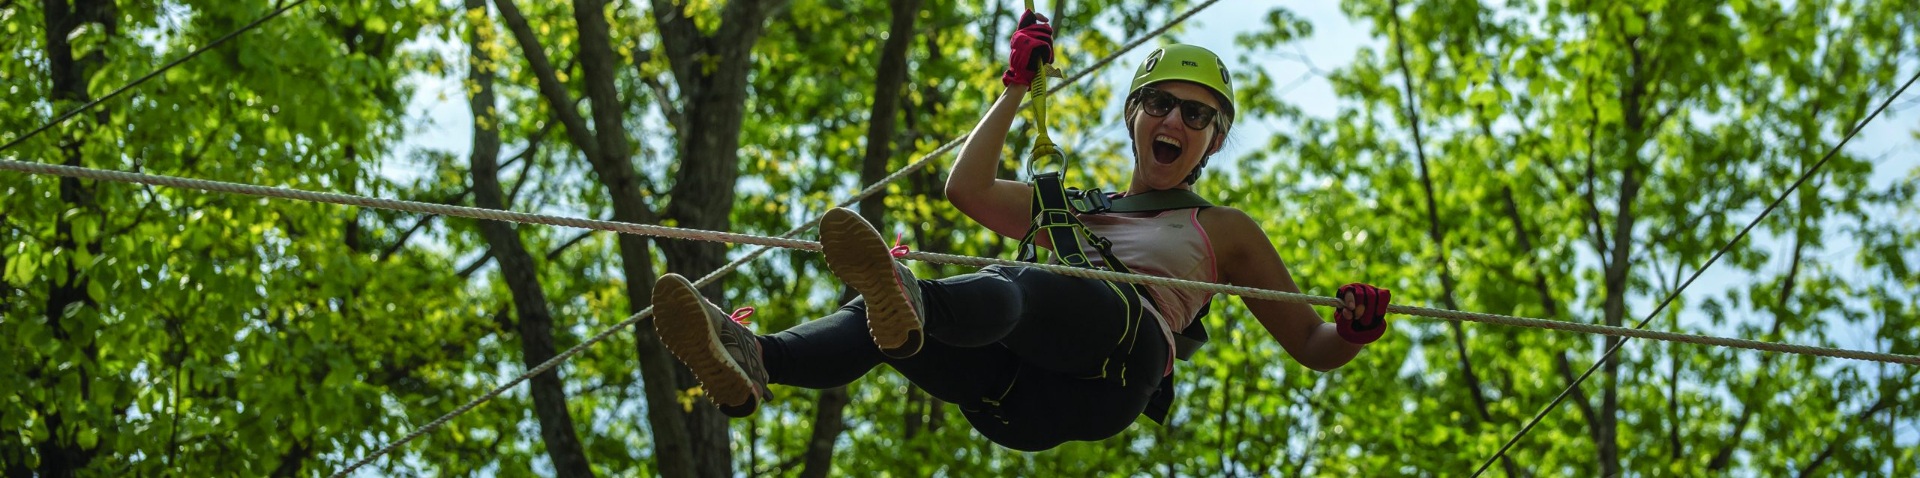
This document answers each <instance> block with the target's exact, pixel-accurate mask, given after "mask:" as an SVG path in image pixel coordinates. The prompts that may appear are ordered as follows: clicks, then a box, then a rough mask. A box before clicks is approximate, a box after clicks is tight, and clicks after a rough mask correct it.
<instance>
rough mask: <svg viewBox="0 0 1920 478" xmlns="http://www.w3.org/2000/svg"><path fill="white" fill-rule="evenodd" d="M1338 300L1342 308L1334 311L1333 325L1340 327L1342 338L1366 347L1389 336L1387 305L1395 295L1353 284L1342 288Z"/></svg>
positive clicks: (1367, 286) (1388, 291)
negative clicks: (1382, 336) (1386, 335)
mask: <svg viewBox="0 0 1920 478" xmlns="http://www.w3.org/2000/svg"><path fill="white" fill-rule="evenodd" d="M1337 297H1339V298H1340V302H1341V305H1340V306H1339V307H1335V308H1334V312H1333V322H1334V324H1336V325H1338V326H1339V327H1340V338H1342V339H1346V341H1347V342H1349V343H1355V344H1363V345H1364V344H1369V343H1373V341H1375V340H1380V336H1381V335H1385V334H1386V333H1387V301H1388V299H1389V298H1391V297H1393V291H1390V290H1386V289H1382V288H1379V287H1374V286H1370V285H1366V284H1361V283H1353V284H1347V285H1343V286H1340V292H1339V293H1338V295H1337Z"/></svg>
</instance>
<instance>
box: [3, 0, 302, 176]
mask: <svg viewBox="0 0 1920 478" xmlns="http://www.w3.org/2000/svg"><path fill="white" fill-rule="evenodd" d="M303 3H307V0H294V1H293V3H288V4H286V5H283V6H281V7H280V8H275V9H273V11H271V12H267V14H266V15H263V16H261V17H260V18H256V19H254V20H253V22H251V23H248V24H246V25H242V26H240V28H238V29H235V30H234V31H233V32H231V33H227V34H226V35H225V36H222V37H220V38H217V39H214V40H213V42H211V43H208V44H206V45H205V46H202V47H200V48H195V49H194V50H193V51H191V52H188V53H187V54H186V55H184V56H181V57H179V58H175V59H173V61H170V62H167V64H165V65H160V68H157V69H154V70H153V71H152V72H149V73H147V74H146V76H142V77H140V78H137V79H134V80H133V81H132V82H129V83H127V84H126V85H125V86H121V87H119V88H117V89H114V90H113V92H111V93H107V94H106V96H102V97H100V99H97V100H93V101H88V102H87V104H84V105H80V107H78V108H74V109H72V110H70V111H67V112H66V113H65V114H62V115H60V117H58V118H54V119H53V121H49V122H47V124H43V125H40V127H39V128H34V129H33V131H28V132H27V134H26V135H23V136H21V137H19V138H14V139H13V140H12V141H8V142H7V144H4V145H0V153H4V152H6V151H7V150H8V149H12V148H13V147H14V145H18V144H20V143H24V142H26V141H27V140H28V139H31V138H33V137H34V136H37V135H39V134H40V133H41V132H44V131H46V130H49V129H52V128H53V127H54V126H59V125H60V124H61V123H66V122H67V120H69V119H73V117H74V116H76V115H79V114H80V113H84V112H86V111H87V110H90V109H93V108H94V107H95V106H99V105H100V104H101V103H105V102H106V101H107V100H111V99H113V98H114V97H116V96H120V94H121V93H126V92H127V90H131V89H133V87H136V86H140V84H141V83H146V82H147V80H151V79H153V77H156V76H160V75H161V74H163V73H166V72H167V70H171V69H173V67H176V66H180V64H181V63H186V62H187V60H192V59H193V58H194V57H197V56H200V54H201V53H206V52H207V51H208V50H212V49H214V47H218V46H220V45H221V44H223V43H226V42H227V40H232V39H233V38H234V37H237V36H240V34H242V33H246V32H247V31H248V30H252V29H253V28H254V27H258V26H260V24H262V23H266V22H267V20H272V19H274V17H278V16H280V14H282V13H286V12H287V10H292V9H293V8H294V7H298V6H300V4H303Z"/></svg>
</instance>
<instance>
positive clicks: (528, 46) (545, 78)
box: [493, 0, 618, 158]
mask: <svg viewBox="0 0 1920 478" xmlns="http://www.w3.org/2000/svg"><path fill="white" fill-rule="evenodd" d="M493 4H494V6H495V7H498V8H499V10H500V17H501V19H502V20H505V22H506V24H507V29H508V30H511V31H513V37H514V39H515V40H518V41H519V43H520V49H521V50H522V51H523V52H525V54H526V57H527V68H528V69H529V70H531V71H532V72H533V74H534V77H535V78H538V79H539V84H540V95H541V96H544V97H546V99H547V105H548V106H549V107H551V108H553V114H554V116H555V117H556V118H558V119H559V120H560V124H561V125H564V126H566V128H567V136H568V137H569V138H571V139H572V141H573V146H574V147H576V148H580V151H581V152H583V153H585V154H586V156H587V157H589V158H597V157H599V156H600V154H599V153H600V149H599V148H598V147H597V144H598V143H596V142H595V141H594V133H593V130H592V129H590V128H588V127H587V120H586V118H585V117H583V116H581V115H580V110H579V109H578V108H575V107H574V105H573V99H572V95H571V94H570V93H568V92H567V85H566V84H563V83H561V82H560V77H559V76H558V75H556V74H555V73H554V69H553V63H552V62H551V61H549V60H548V59H547V51H546V47H544V46H541V44H540V37H539V36H538V35H535V34H534V32H533V26H531V25H528V24H527V17H526V16H524V15H522V14H521V13H520V8H519V7H517V6H515V5H514V3H513V0H493ZM615 128H616V129H617V128H618V126H615Z"/></svg>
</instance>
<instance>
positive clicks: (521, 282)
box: [466, 0, 593, 476]
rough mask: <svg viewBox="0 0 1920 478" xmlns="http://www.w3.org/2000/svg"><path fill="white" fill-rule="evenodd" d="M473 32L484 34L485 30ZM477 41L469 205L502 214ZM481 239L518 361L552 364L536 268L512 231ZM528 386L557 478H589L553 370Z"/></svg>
mask: <svg viewBox="0 0 1920 478" xmlns="http://www.w3.org/2000/svg"><path fill="white" fill-rule="evenodd" d="M466 7H467V9H469V10H473V9H479V10H480V11H482V12H484V11H485V10H486V1H485V0H467V2H466ZM474 28H486V26H485V24H482V25H476V26H475V27H474ZM481 38H482V37H481V36H480V35H478V34H471V35H470V37H469V44H468V46H469V48H470V50H471V52H472V56H471V58H472V60H473V61H471V62H469V63H470V64H471V66H470V67H469V70H468V72H467V79H468V81H469V82H470V83H469V84H471V85H474V87H475V88H474V93H473V97H472V98H471V101H469V105H470V108H471V111H472V113H473V118H474V121H473V123H474V128H473V152H472V155H473V156H472V160H473V192H474V202H475V204H477V205H478V206H479V207H483V208H487V209H498V210H507V209H508V207H507V204H506V200H505V195H506V194H505V192H504V191H503V190H502V189H501V187H500V166H499V156H500V130H499V118H498V116H497V115H495V114H493V112H494V110H495V105H494V95H493V72H492V71H488V70H487V69H486V68H487V67H486V65H488V64H491V63H492V60H491V59H490V58H487V51H486V48H485V45H483V44H482V43H481V41H482V40H481ZM479 226H480V234H481V236H484V237H485V238H486V241H487V245H488V247H489V249H490V250H492V251H493V254H494V257H496V258H497V260H498V261H499V264H500V275H501V277H502V279H503V280H505V281H506V283H507V289H508V290H509V291H511V292H512V294H513V303H514V314H515V316H516V318H517V320H515V323H516V324H517V326H518V332H519V334H520V347H521V355H520V356H521V361H522V362H524V363H525V364H526V366H527V367H528V368H533V367H535V366H538V365H539V364H541V363H543V362H546V361H547V360H549V359H552V358H553V356H554V355H556V353H555V346H554V342H553V315H552V313H551V311H550V310H549V309H548V307H547V294H546V291H545V290H543V289H542V288H541V286H540V279H539V272H538V271H539V265H538V264H536V263H535V262H534V259H533V255H532V254H530V253H528V252H527V247H526V244H525V243H524V242H522V241H521V240H520V235H519V233H518V232H516V231H515V230H514V227H513V225H511V224H508V223H506V222H501V221H480V222H479ZM531 382H532V383H531V384H529V385H528V387H529V388H528V391H529V394H530V395H532V396H533V407H534V415H535V416H536V417H538V418H539V420H540V438H541V441H542V446H544V447H545V448H546V450H547V457H548V459H551V460H553V467H554V472H555V474H557V475H559V476H593V467H592V465H591V464H589V462H588V461H587V455H586V450H585V449H584V447H582V446H581V444H580V435H579V433H578V432H576V431H575V430H574V425H573V416H572V414H571V413H569V412H568V411H567V391H566V383H565V382H564V381H562V380H561V379H560V370H559V369H558V368H555V369H552V370H548V371H546V372H543V373H541V374H539V375H535V376H533V379H532V380H531Z"/></svg>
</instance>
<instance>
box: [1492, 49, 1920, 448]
mask: <svg viewBox="0 0 1920 478" xmlns="http://www.w3.org/2000/svg"><path fill="white" fill-rule="evenodd" d="M1915 80H1920V71H1915V72H1914V74H1913V77H1912V78H1909V79H1907V83H1906V84H1904V85H1901V86H1900V89H1899V90H1896V91H1894V92H1893V96H1889V97H1887V100H1886V101H1884V102H1881V103H1880V107H1879V108H1875V109H1874V110H1873V113H1872V114H1869V115H1867V118H1866V119H1864V120H1861V121H1860V123H1859V124H1856V125H1854V127H1853V129H1852V130H1850V131H1847V135H1846V136H1845V137H1842V138H1840V143H1839V144H1836V145H1834V146H1833V148H1832V149H1829V150H1827V154H1826V155H1825V156H1822V157H1821V158H1820V161H1818V162H1815V163H1813V166H1812V167H1809V168H1807V172H1806V173H1803V174H1801V175H1800V179H1797V180H1794V182H1793V184H1792V185H1790V186H1787V190H1786V191H1785V192H1782V193H1780V197H1779V198H1776V199H1774V200H1773V202H1772V203H1769V204H1767V208H1766V209H1762V210H1761V211H1760V215H1758V216H1754V218H1753V220H1752V221H1749V222H1747V226H1746V227H1743V228H1741V229H1740V233H1739V234H1735V235H1734V236H1733V239H1731V240H1729V241H1727V245H1726V246H1723V247H1721V248H1720V250H1719V251H1716V252H1714V253H1713V256H1712V257H1709V258H1707V263H1706V264H1704V265H1701V266H1700V269H1699V270H1696V271H1693V275H1691V276H1688V277H1687V281H1686V282H1682V283H1681V284H1680V287H1678V288H1675V289H1674V290H1673V292H1672V293H1670V294H1667V298H1666V300H1662V301H1660V305H1659V306H1658V307H1654V309H1653V313H1650V314H1647V318H1645V319H1641V320H1640V323H1638V324H1634V326H1633V329H1634V330H1640V329H1642V328H1644V327H1646V326H1647V323H1648V322H1652V321H1653V318H1654V317H1658V316H1659V315H1660V311H1662V310H1666V308H1667V305H1668V304H1672V303H1673V301H1674V299H1678V298H1679V297H1680V293H1681V292H1683V291H1686V290H1687V286H1689V285H1692V284H1693V281H1694V279H1699V278H1700V275H1701V274H1704V273H1706V272H1707V268H1709V267H1713V264H1714V262H1716V261H1719V260H1720V256H1723V255H1726V254H1727V251H1729V250H1732V249H1733V246H1734V245H1735V244H1739V243H1740V240H1741V239H1745V238H1746V237H1747V233H1748V232H1749V231H1752V230H1753V228H1754V227H1755V226H1759V225H1760V221H1761V220H1764V219H1766V218H1767V214H1768V213H1772V212H1773V210H1774V209H1776V208H1778V207H1780V203H1783V202H1786V200H1787V196H1791V195H1793V191H1794V190H1796V189H1799V188H1800V185H1801V184H1805V183H1806V182H1807V180H1809V179H1812V178H1813V175H1814V173H1816V172H1818V171H1820V167H1821V166H1824V165H1826V164H1827V161H1828V160H1831V159H1833V156H1834V155H1836V154H1839V153H1840V150H1841V149H1842V148H1845V147H1846V146H1847V142H1849V141H1853V137H1854V136H1855V135H1858V134H1860V130H1863V129H1866V127H1867V124H1868V123H1872V122H1873V119H1874V118H1878V117H1879V116H1880V112H1882V111H1886V110H1887V105H1891V104H1893V100H1895V99H1897V98H1900V95H1902V94H1905V93H1906V92H1907V87H1910V86H1913V83H1914V81H1915ZM1625 343H1627V341H1626V340H1616V341H1614V343H1613V345H1612V346H1609V347H1607V353H1605V354H1602V355H1601V356H1600V359H1599V360H1595V361H1594V362H1593V366H1591V367H1587V371H1586V372H1585V373H1581V374H1580V378H1577V379H1574V381H1573V384H1572V385H1569V386H1567V389H1566V390H1562V391H1560V395H1558V396H1555V397H1553V401H1552V402H1549V403H1547V406H1546V408H1542V409H1540V413H1538V414H1535V415H1534V416H1533V419H1532V420H1529V421H1527V425H1526V426H1523V427H1520V432H1519V433H1515V434H1514V435H1513V438H1512V439H1509V440H1507V443H1506V444H1504V445H1500V450H1499V451H1495V452H1493V456H1490V457H1487V461H1486V462H1485V463H1481V464H1480V469H1478V470H1474V472H1473V476H1476V477H1477V476H1480V474H1481V473H1486V471H1487V468H1488V467H1490V466H1492V465H1493V462H1494V461H1496V460H1499V459H1500V457H1501V456H1503V455H1506V453H1507V450H1508V449H1511V448H1513V444H1514V443H1517V442H1519V441H1520V437H1523V436H1526V435H1527V431H1529V430H1533V426H1534V425H1537V424H1539V423H1540V420H1541V419H1544V418H1546V417H1547V414H1548V413H1552V412H1553V409H1554V407H1557V406H1559V405H1560V402H1561V401H1564V400H1566V398H1567V395H1568V394H1570V393H1573V391H1574V390H1575V389H1578V388H1580V384H1581V383H1584V382H1586V380H1587V377H1590V376H1593V372H1594V371H1595V370H1599V369H1600V365H1601V364H1605V363H1607V359H1609V358H1612V357H1613V354H1614V353H1615V352H1619V351H1620V346H1621V345H1623V344H1625Z"/></svg>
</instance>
